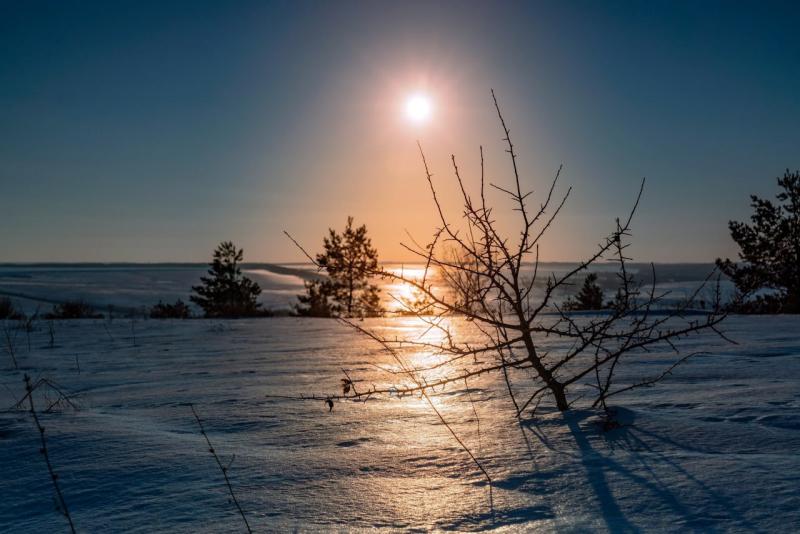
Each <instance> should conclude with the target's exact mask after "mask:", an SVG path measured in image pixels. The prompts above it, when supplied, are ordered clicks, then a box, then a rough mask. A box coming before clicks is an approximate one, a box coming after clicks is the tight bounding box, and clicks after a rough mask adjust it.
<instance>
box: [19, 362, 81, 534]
mask: <svg viewBox="0 0 800 534" xmlns="http://www.w3.org/2000/svg"><path fill="white" fill-rule="evenodd" d="M25 391H26V392H27V395H26V396H27V397H28V406H29V408H30V410H29V411H30V412H31V415H32V416H33V421H34V423H36V429H37V430H38V431H39V439H40V440H41V442H42V447H41V448H40V449H39V452H40V453H41V455H42V456H43V457H44V462H45V463H46V464H47V471H48V472H49V473H50V480H51V481H52V483H53V488H54V489H55V492H56V497H57V499H58V501H57V502H58V505H59V508H60V509H59V512H61V514H62V515H63V516H64V517H66V518H67V521H68V522H69V530H70V532H72V533H73V534H74V533H75V525H74V524H73V523H72V516H70V515H69V508H67V502H66V501H65V500H64V494H63V493H61V487H60V486H59V485H58V475H57V474H56V472H55V471H54V470H53V464H52V463H51V462H50V453H49V452H48V451H47V440H46V439H45V437H44V427H43V426H42V424H41V423H40V422H39V416H38V415H37V413H36V407H35V406H34V404H33V386H32V385H31V378H30V377H29V376H28V375H27V374H26V375H25Z"/></svg>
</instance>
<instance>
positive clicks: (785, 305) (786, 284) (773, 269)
mask: <svg viewBox="0 0 800 534" xmlns="http://www.w3.org/2000/svg"><path fill="white" fill-rule="evenodd" d="M778 185H779V186H780V187H781V188H782V189H783V190H782V191H781V192H779V193H778V194H777V195H776V198H777V200H778V202H777V203H773V202H772V201H771V200H766V199H762V198H759V197H757V196H756V195H751V196H750V199H751V202H750V205H751V206H752V207H753V214H752V215H751V216H750V221H751V222H750V224H747V223H744V222H739V221H730V222H729V223H728V227H729V228H730V231H731V237H732V238H733V240H734V241H736V243H737V244H738V245H739V248H740V251H739V259H740V260H741V261H740V262H733V261H731V260H730V259H725V260H724V261H723V260H721V259H719V258H718V259H717V265H718V266H719V268H720V270H721V271H722V272H723V273H725V274H726V275H727V276H729V277H730V278H731V280H733V282H734V283H735V284H736V289H737V291H738V293H739V298H738V299H737V302H740V304H739V305H738V309H739V311H744V312H757V313H764V312H771V313H778V312H782V313H800V171H795V172H793V173H792V172H789V170H788V169H787V170H786V173H785V174H784V175H783V178H780V177H779V178H778ZM760 289H771V290H773V291H774V293H772V294H765V295H759V296H757V297H756V298H755V299H748V298H747V297H748V296H749V295H752V294H753V293H754V292H755V291H758V290H760Z"/></svg>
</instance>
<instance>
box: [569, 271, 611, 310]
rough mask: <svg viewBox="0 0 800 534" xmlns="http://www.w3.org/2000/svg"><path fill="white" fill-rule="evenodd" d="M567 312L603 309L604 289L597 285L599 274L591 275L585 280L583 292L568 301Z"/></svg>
mask: <svg viewBox="0 0 800 534" xmlns="http://www.w3.org/2000/svg"><path fill="white" fill-rule="evenodd" d="M564 307H565V308H566V309H567V310H572V311H581V310H600V309H602V308H603V289H602V288H601V287H600V286H599V285H597V274H596V273H589V274H587V275H586V278H585V279H584V280H583V286H582V287H581V290H580V291H579V292H578V294H577V295H575V297H574V298H570V299H569V300H567V302H566V304H565V305H564Z"/></svg>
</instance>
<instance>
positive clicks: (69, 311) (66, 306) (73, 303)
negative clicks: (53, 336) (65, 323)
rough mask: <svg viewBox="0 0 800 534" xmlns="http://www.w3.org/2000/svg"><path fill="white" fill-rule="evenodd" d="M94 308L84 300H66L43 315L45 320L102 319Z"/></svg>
mask: <svg viewBox="0 0 800 534" xmlns="http://www.w3.org/2000/svg"><path fill="white" fill-rule="evenodd" d="M102 318H103V314H101V313H97V312H96V311H95V309H94V307H93V306H92V305H91V304H89V303H88V302H86V301H85V300H81V299H78V300H68V301H66V302H62V303H60V304H56V305H54V306H53V311H51V312H50V313H48V314H47V315H45V319H102Z"/></svg>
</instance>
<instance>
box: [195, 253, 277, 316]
mask: <svg viewBox="0 0 800 534" xmlns="http://www.w3.org/2000/svg"><path fill="white" fill-rule="evenodd" d="M243 258H244V250H243V249H237V248H236V246H235V245H234V244H233V243H232V242H230V241H223V242H222V243H220V245H219V246H218V247H217V249H216V250H215V251H214V259H213V261H212V262H211V264H210V266H211V267H210V269H209V270H208V274H209V275H210V276H203V277H202V278H201V279H200V280H201V282H202V284H201V285H199V286H193V287H192V291H194V292H195V293H196V295H192V297H191V300H192V302H194V303H195V304H197V305H198V306H200V307H201V308H202V309H203V311H204V312H205V316H206V317H249V316H254V315H260V314H261V313H263V312H262V311H261V310H260V306H261V305H260V304H259V303H258V301H257V300H258V296H259V295H260V294H261V288H260V287H259V286H258V284H257V283H255V282H253V281H252V280H250V279H249V278H247V277H246V276H243V275H242V271H241V268H240V267H239V265H240V264H241V262H242V259H243Z"/></svg>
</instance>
